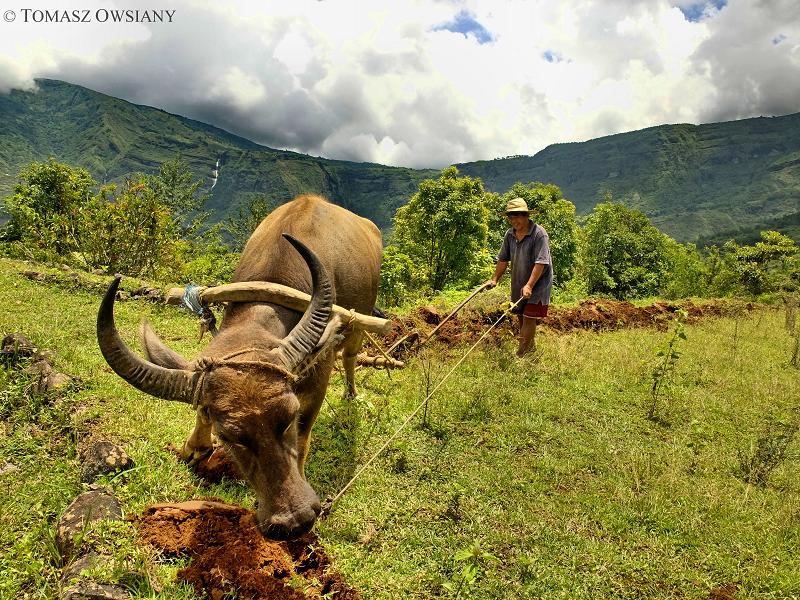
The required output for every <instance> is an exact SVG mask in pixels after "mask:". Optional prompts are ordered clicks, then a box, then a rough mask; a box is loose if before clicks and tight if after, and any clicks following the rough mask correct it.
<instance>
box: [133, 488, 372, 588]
mask: <svg viewBox="0 0 800 600" xmlns="http://www.w3.org/2000/svg"><path fill="white" fill-rule="evenodd" d="M133 520H134V521H135V523H136V526H137V528H138V530H139V537H140V539H141V540H142V541H143V542H145V543H149V544H151V545H153V546H155V547H156V548H159V549H161V550H162V551H164V552H166V553H168V554H173V555H185V556H190V557H191V558H192V562H191V564H190V565H189V566H188V567H186V568H184V569H181V570H180V571H178V579H180V580H182V581H186V582H188V583H189V584H191V585H192V586H193V587H194V588H195V590H196V591H197V592H198V593H204V594H206V595H207V597H209V598H212V599H213V600H216V599H219V598H222V597H223V596H225V594H229V593H232V592H234V593H236V595H237V597H238V598H242V599H252V600H255V599H262V598H263V599H266V598H270V599H274V600H304V599H306V598H322V597H324V596H326V595H333V596H335V597H336V598H337V600H354V599H357V598H359V594H358V592H357V591H356V590H355V589H353V588H351V587H350V586H348V585H347V584H346V583H345V582H344V581H343V579H342V577H341V575H339V574H338V573H336V572H334V571H333V570H332V569H331V562H330V559H329V557H328V556H327V554H326V553H325V551H324V550H323V549H322V548H321V546H320V544H319V541H318V539H317V537H316V535H315V534H313V533H307V534H306V535H304V536H303V537H301V538H299V539H297V540H293V541H289V542H275V541H271V540H268V539H266V538H264V536H263V535H261V532H260V531H259V529H258V527H257V525H256V517H255V514H254V513H253V512H252V511H248V510H245V509H243V508H239V507H237V506H232V505H229V504H223V503H221V502H215V501H203V500H192V501H188V502H181V503H178V504H157V505H154V506H151V507H148V508H147V509H145V511H144V513H143V514H142V516H141V517H135V518H134V519H133Z"/></svg>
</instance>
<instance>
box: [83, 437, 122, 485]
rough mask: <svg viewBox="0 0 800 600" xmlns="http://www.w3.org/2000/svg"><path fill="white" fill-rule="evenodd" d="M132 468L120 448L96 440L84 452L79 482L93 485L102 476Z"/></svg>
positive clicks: (111, 443)
mask: <svg viewBox="0 0 800 600" xmlns="http://www.w3.org/2000/svg"><path fill="white" fill-rule="evenodd" d="M133 466H134V464H133V461H132V460H131V459H130V457H129V456H128V455H127V453H126V452H125V450H123V449H122V447H121V446H118V445H116V444H114V443H113V442H109V441H108V440H98V441H96V442H94V443H93V444H92V445H91V446H89V447H88V448H87V449H86V451H85V452H84V458H83V464H82V465H81V481H82V482H83V483H94V482H95V481H97V479H98V478H99V477H101V476H102V475H108V474H109V473H114V472H115V471H125V470H127V469H130V468H131V467H133Z"/></svg>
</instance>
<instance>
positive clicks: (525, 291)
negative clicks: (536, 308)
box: [522, 284, 533, 298]
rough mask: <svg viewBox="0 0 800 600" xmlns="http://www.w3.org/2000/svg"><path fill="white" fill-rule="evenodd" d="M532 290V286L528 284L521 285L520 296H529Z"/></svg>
mask: <svg viewBox="0 0 800 600" xmlns="http://www.w3.org/2000/svg"><path fill="white" fill-rule="evenodd" d="M532 292H533V286H532V285H530V284H525V285H524V286H522V297H523V298H530V297H531V293H532Z"/></svg>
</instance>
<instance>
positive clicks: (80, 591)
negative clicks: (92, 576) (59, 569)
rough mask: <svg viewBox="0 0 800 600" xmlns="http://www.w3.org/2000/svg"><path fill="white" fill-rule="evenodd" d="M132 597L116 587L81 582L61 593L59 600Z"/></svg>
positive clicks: (116, 599)
mask: <svg viewBox="0 0 800 600" xmlns="http://www.w3.org/2000/svg"><path fill="white" fill-rule="evenodd" d="M130 597H131V595H130V594H129V593H128V592H127V591H126V590H124V589H123V588H121V587H118V586H116V585H111V584H109V583H96V582H94V581H79V582H78V583H76V584H75V585H73V586H70V587H68V588H67V589H65V590H64V591H63V592H61V596H59V600H128V598H130Z"/></svg>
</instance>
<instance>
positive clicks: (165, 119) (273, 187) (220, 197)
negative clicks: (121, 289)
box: [0, 80, 436, 227]
mask: <svg viewBox="0 0 800 600" xmlns="http://www.w3.org/2000/svg"><path fill="white" fill-rule="evenodd" d="M38 86H39V89H38V91H36V92H23V91H19V90H12V91H11V93H10V94H7V95H0V122H2V123H3V126H2V128H1V129H0V196H5V195H7V194H8V193H9V192H10V191H11V189H12V188H13V185H14V183H15V180H16V175H17V173H18V172H19V170H20V168H21V167H23V166H24V165H26V164H28V163H29V162H31V161H33V160H45V159H47V158H48V157H50V156H52V157H54V158H56V159H57V160H59V161H61V162H66V163H68V164H71V165H76V166H81V167H85V168H87V169H88V170H89V171H90V172H91V173H92V175H93V176H94V177H95V178H96V179H97V180H98V181H100V182H105V181H114V180H119V179H121V178H123V177H124V176H125V175H126V174H128V173H131V172H134V171H143V172H152V171H155V170H157V169H158V167H159V165H160V164H161V163H162V162H164V161H166V160H170V159H174V158H175V157H176V156H181V157H182V158H183V159H184V160H185V161H186V162H187V163H188V164H189V166H190V167H191V169H192V171H193V172H194V173H195V175H196V176H198V177H205V178H207V181H208V188H210V187H211V183H212V173H213V171H214V169H215V166H216V164H217V161H219V164H220V167H219V178H218V180H217V183H216V185H215V186H214V187H213V190H212V194H211V201H210V203H209V208H210V209H212V210H213V211H214V219H215V220H221V219H222V218H224V217H225V215H226V214H227V213H228V212H229V211H230V210H231V209H232V208H234V207H235V206H236V205H237V203H239V202H242V201H243V200H245V199H247V198H248V197H250V196H253V195H259V194H260V195H266V196H267V197H269V198H271V199H274V200H276V201H278V202H285V201H287V200H290V199H291V198H292V197H294V196H296V195H297V194H301V193H304V192H316V193H321V194H324V195H325V196H327V197H329V198H331V199H332V200H333V201H334V202H337V203H338V204H341V205H343V206H346V207H347V208H349V209H351V210H353V211H355V212H357V213H359V214H361V215H363V216H366V217H368V218H370V219H372V220H373V221H375V222H376V223H378V224H379V225H380V226H382V227H386V226H388V225H389V224H390V222H391V218H392V216H393V215H394V211H395V210H397V208H398V207H399V206H401V205H402V204H404V203H405V202H407V201H408V199H409V198H410V197H411V195H412V194H413V193H414V192H415V191H416V189H417V187H418V186H419V182H420V181H421V180H422V179H423V178H424V177H426V176H433V175H435V174H436V171H418V170H413V169H405V168H397V167H386V166H383V165H377V164H370V163H354V162H346V161H336V160H326V159H321V158H314V157H311V156H307V155H305V154H299V153H296V152H288V151H282V150H274V149H272V148H267V147H265V146H260V145H258V144H255V143H253V142H251V141H249V140H246V139H244V138H241V137H238V136H235V135H233V134H230V133H228V132H226V131H223V130H221V129H218V128H216V127H212V126H210V125H207V124H205V123H200V122H198V121H193V120H191V119H187V118H184V117H180V116H176V115H172V114H170V113H167V112H164V111H162V110H158V109H155V108H150V107H146V106H139V105H135V104H131V103H129V102H126V101H124V100H119V99H117V98H113V97H111V96H106V95H104V94H100V93H98V92H94V91H92V90H89V89H87V88H84V87H80V86H77V85H72V84H68V83H64V82H61V81H53V80H39V81H38Z"/></svg>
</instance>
